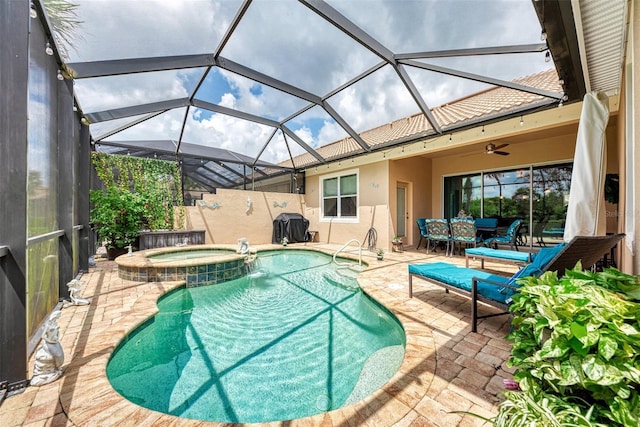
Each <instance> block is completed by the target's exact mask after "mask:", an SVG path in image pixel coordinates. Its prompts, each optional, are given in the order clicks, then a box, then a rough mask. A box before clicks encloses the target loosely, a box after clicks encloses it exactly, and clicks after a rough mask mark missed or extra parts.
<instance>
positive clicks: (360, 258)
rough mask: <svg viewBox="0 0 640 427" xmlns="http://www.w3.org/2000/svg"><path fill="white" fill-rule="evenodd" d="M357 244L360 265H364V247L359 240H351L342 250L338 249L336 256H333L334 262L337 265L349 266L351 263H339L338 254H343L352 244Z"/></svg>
mask: <svg viewBox="0 0 640 427" xmlns="http://www.w3.org/2000/svg"><path fill="white" fill-rule="evenodd" d="M353 242H356V243H357V244H358V265H362V245H361V244H360V241H359V240H358V239H351V240H349V241H348V242H347V243H345V244H344V245H343V246H342V247H341V248H340V249H338V250H337V251H336V252H335V253H334V254H333V262H334V263H335V264H337V265H349V263H346V262H342V263H341V262H338V261H337V260H336V257H337V256H338V254H339V253H340V252H342V251H343V250H344V249H345V248H346V247H347V246H349V245H350V244H351V243H353Z"/></svg>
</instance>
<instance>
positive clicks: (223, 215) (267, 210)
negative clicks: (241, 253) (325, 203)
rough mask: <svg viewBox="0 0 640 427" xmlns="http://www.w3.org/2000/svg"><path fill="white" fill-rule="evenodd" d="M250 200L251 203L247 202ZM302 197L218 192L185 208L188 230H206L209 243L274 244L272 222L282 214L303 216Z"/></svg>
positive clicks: (237, 191)
mask: <svg viewBox="0 0 640 427" xmlns="http://www.w3.org/2000/svg"><path fill="white" fill-rule="evenodd" d="M248 200H250V201H251V204H249V203H248ZM304 210H305V209H304V197H303V196H302V195H300V194H288V193H267V192H259V191H245V190H224V189H220V190H218V193H217V194H205V195H204V199H203V200H202V201H201V202H196V206H188V207H187V208H186V228H187V229H191V230H205V232H206V233H205V236H206V237H205V239H206V243H232V244H233V243H237V241H238V239H239V238H241V237H245V238H247V239H248V240H249V243H250V244H263V243H271V236H272V233H273V220H274V219H275V218H276V217H277V216H278V215H280V214H281V213H283V212H290V213H300V214H304Z"/></svg>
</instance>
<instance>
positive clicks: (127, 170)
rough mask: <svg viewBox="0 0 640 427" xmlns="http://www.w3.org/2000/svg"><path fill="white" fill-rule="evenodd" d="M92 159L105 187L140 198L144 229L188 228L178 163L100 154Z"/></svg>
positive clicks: (94, 154)
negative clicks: (186, 226)
mask: <svg viewBox="0 0 640 427" xmlns="http://www.w3.org/2000/svg"><path fill="white" fill-rule="evenodd" d="M91 160H92V162H93V165H94V167H95V169H96V174H97V175H98V178H99V179H100V180H101V181H102V183H103V184H104V186H105V188H107V189H109V188H112V187H115V188H117V189H119V190H121V191H129V192H131V193H134V194H137V195H138V198H139V200H141V201H142V203H143V205H144V210H143V212H142V216H143V218H142V226H143V227H144V228H148V229H149V230H171V229H174V228H178V229H180V228H184V215H185V213H184V212H185V211H184V203H183V199H182V182H181V174H180V170H179V168H178V165H177V164H176V163H175V162H167V161H164V160H157V159H147V158H139V157H132V156H115V155H110V154H106V153H96V152H94V153H92V155H91ZM176 206H177V209H176V208H175V207H176ZM176 210H177V218H176V215H175V213H176Z"/></svg>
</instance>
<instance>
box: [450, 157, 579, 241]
mask: <svg viewBox="0 0 640 427" xmlns="http://www.w3.org/2000/svg"><path fill="white" fill-rule="evenodd" d="M571 170H572V165H571V164H570V163H569V164H559V165H544V166H529V167H525V168H519V169H512V170H501V171H491V172H481V173H476V174H472V175H459V176H449V177H445V178H444V216H445V218H452V217H454V216H456V215H457V214H458V212H459V211H460V210H464V211H465V213H467V214H471V215H472V216H473V217H474V218H478V217H484V218H498V226H499V227H500V226H507V225H509V224H510V223H511V221H513V220H514V219H515V218H520V219H523V220H524V222H525V226H524V227H523V231H524V234H526V235H528V236H530V237H531V238H532V242H531V243H533V244H534V245H540V246H544V245H546V244H547V243H559V242H561V241H562V234H563V230H564V221H565V217H566V211H567V201H568V192H569V185H570V183H571Z"/></svg>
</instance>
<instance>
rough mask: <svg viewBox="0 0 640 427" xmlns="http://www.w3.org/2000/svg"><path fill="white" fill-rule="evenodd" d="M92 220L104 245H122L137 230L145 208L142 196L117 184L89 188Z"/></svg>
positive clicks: (130, 238) (136, 232) (137, 233)
mask: <svg viewBox="0 0 640 427" xmlns="http://www.w3.org/2000/svg"><path fill="white" fill-rule="evenodd" d="M90 197H91V203H92V204H93V206H94V207H93V209H91V215H90V216H91V223H92V226H93V227H94V229H95V230H96V233H97V235H98V240H99V241H100V242H104V243H105V246H106V248H107V249H113V248H125V247H127V246H128V245H131V244H133V243H134V242H135V240H136V238H137V237H138V235H139V234H140V229H141V227H142V218H143V211H144V202H143V200H142V198H141V197H140V196H139V195H137V194H135V193H132V192H130V191H129V190H120V189H118V188H116V187H111V188H108V189H107V190H106V191H102V190H92V191H91V192H90Z"/></svg>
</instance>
